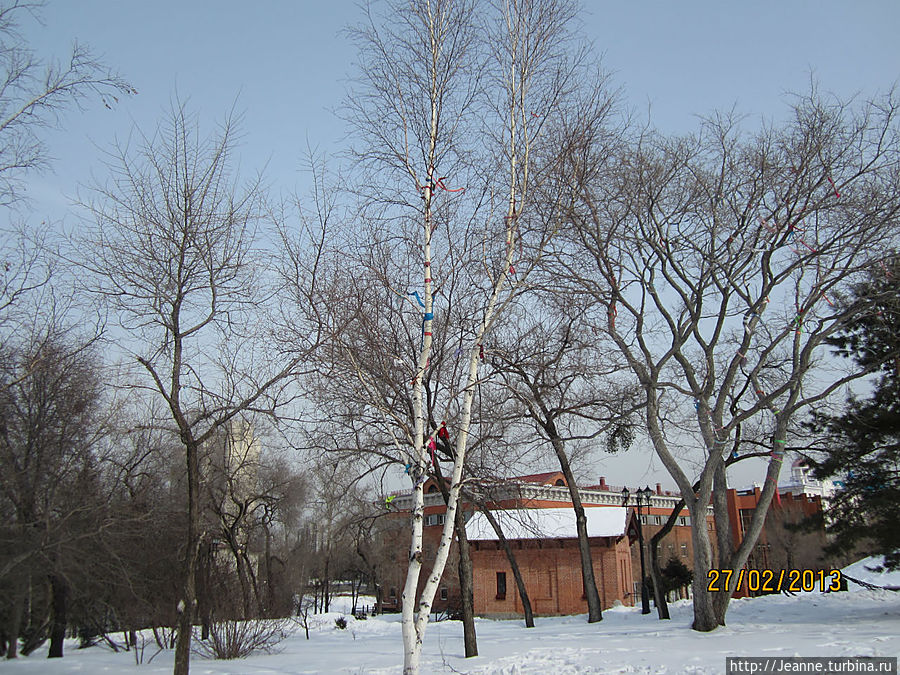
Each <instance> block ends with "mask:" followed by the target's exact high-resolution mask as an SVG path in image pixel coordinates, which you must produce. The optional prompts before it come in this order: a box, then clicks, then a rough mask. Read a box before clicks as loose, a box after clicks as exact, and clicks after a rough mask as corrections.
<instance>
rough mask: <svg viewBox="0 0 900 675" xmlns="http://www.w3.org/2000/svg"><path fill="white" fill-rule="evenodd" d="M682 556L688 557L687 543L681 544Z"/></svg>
mask: <svg viewBox="0 0 900 675" xmlns="http://www.w3.org/2000/svg"><path fill="white" fill-rule="evenodd" d="M681 557H682V558H687V544H682V545H681Z"/></svg>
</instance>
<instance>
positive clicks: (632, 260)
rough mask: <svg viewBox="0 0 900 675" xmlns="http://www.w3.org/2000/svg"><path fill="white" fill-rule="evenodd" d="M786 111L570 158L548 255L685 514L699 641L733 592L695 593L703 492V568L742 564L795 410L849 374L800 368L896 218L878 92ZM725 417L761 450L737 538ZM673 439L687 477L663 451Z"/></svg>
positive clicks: (701, 587) (720, 617) (887, 115)
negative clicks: (566, 244) (637, 400)
mask: <svg viewBox="0 0 900 675" xmlns="http://www.w3.org/2000/svg"><path fill="white" fill-rule="evenodd" d="M791 112H792V117H791V120H790V121H789V122H787V123H786V124H785V125H784V126H783V127H767V128H764V129H763V130H761V131H760V132H758V133H756V134H754V135H748V134H744V133H743V132H742V131H741V130H740V129H739V127H738V126H737V125H736V123H735V121H734V120H733V119H732V118H730V117H728V116H719V117H714V118H712V119H710V120H708V121H707V122H706V123H705V125H704V128H703V131H702V133H701V134H699V135H696V136H690V137H687V138H665V137H663V136H662V135H660V134H656V133H652V132H648V131H645V132H642V133H641V134H640V135H639V136H638V137H637V138H636V139H635V140H634V142H633V144H632V148H631V149H630V150H629V151H628V152H626V153H625V154H624V155H623V156H621V157H620V158H619V160H618V162H617V163H616V164H615V165H612V166H611V165H610V163H609V162H603V161H598V162H590V161H583V162H580V163H578V164H576V165H573V167H572V171H571V184H572V190H573V195H574V196H573V200H572V214H571V215H572V221H573V222H574V223H575V225H576V228H575V230H574V232H573V239H572V244H571V248H569V249H567V250H566V251H565V252H566V253H569V254H571V255H569V256H564V255H559V256H557V257H556V259H555V261H554V262H555V264H556V265H558V267H557V268H556V269H557V270H558V272H559V274H560V275H564V276H568V277H569V278H570V279H572V280H573V282H574V285H573V287H572V290H571V291H570V292H571V293H572V294H573V298H576V299H578V301H579V302H583V304H584V306H585V315H586V316H588V317H591V318H592V320H593V321H594V322H595V325H598V326H602V328H603V331H604V332H605V333H606V334H607V335H608V336H609V338H610V339H611V340H612V341H613V343H614V344H615V345H616V348H617V349H618V350H619V351H620V352H621V354H622V355H623V356H624V358H625V359H626V361H627V363H628V367H629V369H630V370H631V372H632V376H633V377H634V378H635V380H636V381H637V382H638V383H639V385H640V388H641V390H642V392H643V395H644V397H645V406H646V407H645V421H646V424H647V431H648V434H649V437H650V440H651V443H652V445H653V448H654V451H655V452H656V454H657V455H658V456H659V458H660V460H661V461H662V463H663V465H664V466H665V467H666V469H667V470H668V471H669V473H670V475H671V476H672V477H673V479H674V480H675V481H676V483H677V484H678V486H679V489H680V491H681V494H682V496H683V497H684V500H685V504H686V505H687V508H688V510H689V511H690V513H691V525H692V539H693V551H694V582H693V597H694V623H693V626H694V628H695V629H696V630H701V631H708V630H713V629H714V628H715V627H716V626H718V625H719V624H721V623H724V618H725V612H726V610H727V606H728V600H729V598H730V595H731V590H733V589H730V588H729V589H728V590H727V591H723V592H721V593H719V594H716V595H713V594H710V593H709V592H708V591H707V588H706V580H707V572H708V571H709V569H710V568H711V567H712V566H713V551H712V546H711V542H710V540H709V530H708V529H707V525H706V524H707V518H706V509H707V506H708V504H709V502H710V499H711V497H713V495H714V496H715V500H714V504H713V505H714V510H715V518H716V533H717V540H718V541H717V548H718V552H719V560H718V562H717V563H716V566H717V567H719V568H722V569H734V570H737V569H741V568H742V567H743V565H744V564H745V563H746V561H747V559H748V557H749V555H750V553H751V552H752V550H753V547H754V546H755V543H756V541H757V538H758V536H759V533H760V532H761V530H762V527H763V524H764V521H765V514H766V510H767V509H768V507H769V504H770V502H771V500H772V498H773V496H774V494H775V490H776V484H777V479H778V475H779V472H780V470H781V466H782V461H783V457H784V453H785V446H786V444H787V442H788V438H789V434H790V433H792V431H793V430H794V429H796V425H797V418H798V413H801V412H803V411H804V410H806V409H808V408H809V407H810V406H813V405H819V404H821V403H822V402H824V401H827V400H828V398H829V397H830V396H831V395H832V394H833V393H835V392H837V391H839V390H840V389H841V388H842V387H843V386H845V385H846V384H847V383H848V382H850V381H852V380H853V379H855V378H857V377H859V376H860V373H859V372H836V373H834V372H833V373H829V375H827V376H824V377H823V376H821V375H820V376H819V377H814V376H813V373H814V372H816V373H822V374H824V373H825V372H827V368H828V367H829V364H826V363H823V362H822V361H821V355H822V353H823V351H824V350H823V347H824V346H825V345H826V340H827V338H829V337H831V336H834V335H835V334H837V332H838V331H840V330H841V328H842V327H843V326H845V325H846V324H847V322H848V321H850V320H851V319H852V318H853V317H854V316H855V315H857V314H858V313H859V312H860V311H862V310H863V309H864V306H863V305H854V306H852V307H845V306H842V305H841V304H839V300H840V295H841V294H842V293H845V292H846V291H847V289H848V286H849V284H851V283H852V282H853V281H854V280H855V279H858V278H859V275H860V274H861V273H862V272H863V271H864V270H865V269H867V268H868V267H870V266H871V265H872V263H873V260H877V259H878V257H879V256H880V255H883V251H884V247H885V245H886V244H887V243H889V242H891V241H892V237H894V236H895V233H896V223H897V218H898V215H900V199H898V194H900V192H898V189H897V188H898V173H897V171H896V166H897V162H898V148H900V146H898V143H897V138H898V128H897V116H896V113H897V102H896V100H895V99H894V98H892V97H891V96H888V97H883V98H880V99H878V100H872V101H868V102H864V103H862V104H860V105H859V106H857V107H856V108H853V107H851V106H849V105H847V104H844V103H842V102H839V101H838V102H834V103H829V102H825V101H823V100H822V98H821V97H819V96H818V95H817V94H816V92H815V91H812V92H811V93H810V94H809V95H808V96H805V97H798V98H797V100H796V102H795V104H794V105H793V107H792V111H791ZM599 186H602V188H603V189H602V190H600V189H599ZM820 368H821V370H820ZM741 424H744V428H745V431H747V428H748V426H755V427H756V428H757V429H759V430H760V432H761V433H762V434H764V435H765V436H766V437H767V439H768V444H769V450H770V452H771V457H770V459H769V462H768V463H767V467H766V472H765V484H764V487H763V490H762V494H761V498H760V501H759V505H758V507H757V508H756V509H755V511H754V513H753V517H752V519H751V521H750V523H749V525H748V528H747V530H746V531H745V532H744V533H743V538H742V541H741V542H740V543H739V545H736V544H735V542H733V541H731V537H730V532H731V530H730V525H729V522H728V515H727V509H726V506H727V505H726V503H725V499H726V492H727V475H726V471H725V464H724V462H725V458H726V456H727V455H728V454H730V453H731V452H732V442H731V439H732V438H733V435H734V434H735V431H736V429H737V428H738V425H741ZM688 437H691V438H692V439H693V442H694V443H695V444H696V448H697V454H696V456H695V460H697V461H699V462H700V466H701V467H702V468H701V469H700V471H699V473H696V474H695V472H694V470H693V469H692V465H688V464H687V463H686V462H685V461H684V460H682V459H680V458H679V457H678V455H677V454H676V453H675V452H674V447H675V446H682V447H683V445H684V443H685V442H686V438H688ZM695 482H696V484H697V486H696V490H695ZM713 488H715V491H714V492H713ZM736 579H737V575H734V581H736Z"/></svg>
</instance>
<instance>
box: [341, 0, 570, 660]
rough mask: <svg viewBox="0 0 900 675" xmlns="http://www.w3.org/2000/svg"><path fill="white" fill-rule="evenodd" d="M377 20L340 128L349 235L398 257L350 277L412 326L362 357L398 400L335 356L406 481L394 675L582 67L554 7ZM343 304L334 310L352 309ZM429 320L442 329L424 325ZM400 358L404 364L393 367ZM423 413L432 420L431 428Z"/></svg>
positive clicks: (421, 625)
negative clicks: (389, 373) (442, 486)
mask: <svg viewBox="0 0 900 675" xmlns="http://www.w3.org/2000/svg"><path fill="white" fill-rule="evenodd" d="M381 7H383V8H384V14H382V15H376V14H375V13H374V10H373V9H372V7H371V6H370V7H369V8H368V22H367V24H366V25H365V26H364V27H363V28H362V29H360V30H359V31H357V32H356V33H355V35H356V36H357V37H358V38H359V40H360V46H361V57H360V62H361V64H362V66H361V72H360V77H359V86H358V88H357V89H356V90H355V92H354V96H353V98H352V100H351V104H350V107H349V112H348V117H349V118H350V121H351V123H353V125H354V126H355V128H356V129H357V131H358V132H359V134H360V137H361V141H360V142H359V144H358V145H357V153H358V155H357V156H358V159H359V160H360V167H361V171H363V172H364V174H365V175H364V181H363V187H362V188H361V189H360V191H361V193H362V194H364V195H365V196H366V197H367V198H368V201H367V204H366V205H367V211H366V216H367V220H368V222H369V223H374V222H378V225H377V226H374V225H370V226H369V228H368V229H364V230H363V233H364V236H365V240H364V242H363V245H364V246H365V247H366V249H367V250H379V249H381V250H382V251H383V252H384V253H386V254H388V259H389V260H397V251H398V249H399V250H402V251H403V256H406V257H402V256H401V258H400V260H401V262H399V263H393V264H389V265H388V266H387V267H385V266H381V265H377V266H376V267H375V269H371V270H360V269H358V268H357V269H358V272H359V273H360V274H361V275H365V274H367V273H371V274H372V276H373V277H374V276H377V275H378V274H379V273H380V272H382V271H384V272H387V274H385V276H384V277H383V278H382V279H381V284H382V285H381V288H382V289H383V292H382V293H381V300H380V302H381V303H383V304H384V305H388V306H389V305H391V304H392V303H393V304H394V306H398V307H399V306H403V307H405V308H406V311H407V312H409V313H410V314H412V316H413V317H414V318H413V319H412V320H409V319H407V321H408V323H407V324H406V325H407V326H410V325H411V326H415V327H416V328H420V331H419V330H416V329H415V328H414V329H410V328H405V329H404V324H403V323H400V324H397V323H394V324H393V326H392V328H391V331H390V333H391V334H394V335H396V334H397V332H400V333H403V332H404V330H405V332H406V336H405V339H404V340H402V342H400V343H396V342H392V341H391V340H390V338H387V340H386V341H382V344H383V345H385V346H384V347H383V348H382V350H381V354H379V355H378V356H375V357H373V356H372V355H371V354H370V355H369V358H378V359H381V361H382V363H381V366H382V367H383V368H385V369H388V370H391V369H392V370H395V371H396V370H398V369H400V368H402V369H403V370H404V371H406V372H408V377H406V378H404V382H405V383H406V384H405V387H406V390H405V391H396V390H394V385H391V387H387V386H385V384H384V382H383V381H381V380H379V379H378V378H376V377H373V373H372V372H371V371H369V370H367V369H366V368H362V367H359V366H360V363H361V362H360V361H359V360H355V359H354V356H353V352H352V351H350V350H345V349H342V351H343V353H344V354H345V358H347V359H350V362H351V364H352V365H351V369H350V370H351V372H352V374H353V377H354V378H355V380H356V384H355V387H354V391H355V392H357V393H358V396H357V398H356V401H357V408H369V410H371V411H373V412H374V413H375V415H374V416H373V417H374V419H377V418H378V417H380V418H381V420H380V421H379V422H377V426H378V429H379V432H378V433H380V434H381V439H380V440H381V447H389V446H393V448H394V451H393V453H392V454H393V455H394V456H399V457H400V458H401V463H402V464H405V465H407V466H408V467H409V477H410V482H411V484H412V488H413V493H412V495H413V496H412V509H411V521H410V531H411V547H410V553H409V564H408V568H407V576H406V583H405V587H404V590H403V593H402V601H403V616H402V625H403V639H404V672H405V673H416V672H418V669H419V660H420V656H421V648H422V644H423V640H424V636H425V631H426V628H427V626H428V617H429V612H430V609H431V606H432V603H433V600H434V595H435V592H436V591H437V588H438V584H439V582H440V578H441V574H442V573H443V570H444V566H445V564H446V562H447V558H448V555H449V551H450V544H451V541H452V538H453V528H454V523H455V520H456V512H457V509H458V506H459V496H460V490H461V488H462V484H463V479H464V476H463V471H464V466H465V461H466V454H467V452H468V451H469V446H470V441H471V437H470V435H471V431H472V425H473V409H474V404H475V401H476V397H477V392H478V385H479V383H480V381H481V379H482V375H481V365H482V360H483V359H484V358H485V357H486V354H489V352H490V344H489V343H490V337H491V332H492V329H493V328H494V325H495V323H496V322H497V320H498V317H500V316H502V313H503V311H504V309H505V308H506V307H507V305H508V303H509V302H510V301H511V299H512V298H514V297H515V294H516V292H517V290H518V289H519V288H520V287H521V285H522V283H523V282H524V280H525V279H526V278H527V276H528V273H529V271H530V268H531V267H532V266H533V263H534V261H535V259H536V257H539V254H540V251H541V249H542V247H543V245H544V244H545V242H546V238H547V237H548V236H549V234H551V233H552V227H551V228H549V229H548V228H547V227H545V226H546V225H547V224H548V223H550V224H551V225H552V224H553V223H554V222H555V221H552V220H548V219H535V218H533V215H534V213H535V212H534V210H533V209H534V203H533V197H532V189H533V187H534V186H535V185H536V184H539V183H540V181H541V180H542V176H546V175H548V173H549V167H550V166H552V164H553V162H554V158H555V157H556V156H557V154H558V148H559V146H558V143H551V138H552V140H553V141H558V140H559V139H558V137H556V136H555V134H556V133H557V132H559V130H560V129H561V128H562V125H561V123H560V111H561V110H562V109H564V108H565V106H566V105H568V104H570V102H571V100H572V97H573V93H574V92H576V91H578V90H579V84H580V82H581V80H580V79H579V78H578V76H577V73H578V68H579V66H581V65H582V64H581V62H580V61H579V57H580V56H581V54H580V53H579V52H578V51H577V49H576V50H573V49H572V47H573V45H575V44H576V41H575V40H573V36H572V32H571V22H572V19H573V18H574V15H575V7H574V5H573V4H572V3H569V2H555V1H544V0H535V1H530V0H523V1H510V2H504V3H497V4H496V5H495V6H491V7H486V6H484V5H481V4H478V5H476V3H474V2H471V1H469V0H456V1H454V0H420V1H418V2H414V3H399V2H397V3H385V4H384V5H381ZM463 188H465V192H463V191H462V190H463ZM376 217H377V219H378V220H377V221H376ZM532 226H533V227H532ZM529 228H531V229H529ZM526 250H527V251H528V252H527V254H526V253H525V251H526ZM392 265H396V267H392ZM416 268H418V270H420V272H419V273H420V274H421V275H422V276H421V277H419V278H418V279H417V277H418V274H416V272H415V269H416ZM357 283H358V280H357ZM356 292H358V289H356V290H354V293H356ZM347 295H349V294H345V295H344V296H343V297H342V300H341V304H342V305H344V304H354V302H353V299H352V298H349V297H347ZM398 298H399V299H398ZM437 298H440V302H437V301H436V299H437ZM444 302H447V305H444ZM355 307H356V308H357V312H358V314H360V315H361V317H360V323H361V324H363V325H365V324H366V323H367V322H369V321H374V319H373V318H372V317H373V315H380V314H382V313H383V310H384V308H374V307H372V306H371V304H365V305H362V306H360V304H359V303H358V302H357V303H355ZM442 311H443V312H445V316H446V317H447V319H446V322H445V321H444V320H443V318H444V317H441V318H438V317H439V315H440V313H441V312H442ZM362 315H364V316H362ZM454 316H459V317H461V319H460V320H453V319H451V317H454ZM450 327H452V329H453V330H454V331H455V337H456V336H458V341H457V343H456V345H455V348H454V349H453V353H454V365H453V367H452V368H450V369H449V370H451V371H455V377H454V379H452V380H447V381H446V384H445V386H443V387H442V393H441V394H440V398H438V397H437V395H436V394H435V392H432V391H429V389H428V387H427V385H426V382H428V381H429V378H431V377H432V375H431V372H430V371H431V367H432V363H434V362H435V361H434V360H433V359H434V357H435V342H436V341H435V331H436V330H441V329H442V328H445V329H451V328H450ZM343 337H344V340H345V341H347V340H349V339H350V338H348V337H347V336H346V335H345V336H343ZM410 343H411V349H409V350H408V351H409V354H408V356H406V357H405V358H408V359H409V361H405V359H404V357H402V356H401V354H400V353H399V352H400V349H401V348H402V349H404V350H406V349H407V347H406V345H410ZM451 344H452V341H451ZM355 353H356V354H357V355H358V354H359V352H358V351H356V352H355ZM395 356H396V360H397V361H399V362H400V363H395V362H394V357H395ZM407 363H408V364H410V365H406V364H407ZM401 364H402V365H401ZM388 379H389V381H391V382H396V381H398V378H396V377H389V378H388ZM432 380H433V378H432ZM344 385H346V382H344ZM407 402H408V403H407ZM429 403H433V404H434V407H435V409H436V410H438V411H439V412H440V413H441V414H440V416H439V417H437V419H436V420H432V419H431V418H430V416H429ZM438 420H444V421H446V423H447V427H448V428H450V429H451V430H452V437H453V439H454V440H453V444H452V447H453V466H452V468H451V469H450V470H449V472H448V474H449V475H448V476H447V478H448V482H449V490H448V495H447V514H446V522H445V525H444V530H443V532H442V536H441V540H440V544H439V546H438V548H437V552H436V557H435V561H434V564H433V566H432V569H431V570H430V571H428V572H427V578H426V579H425V582H424V586H423V588H422V589H421V592H418V588H419V581H420V578H421V577H422V574H423V572H424V569H423V548H422V546H423V539H422V528H423V507H424V495H423V490H422V485H423V483H424V481H425V477H426V475H427V468H428V464H429V461H431V458H430V454H431V453H430V446H433V445H435V438H436V435H437V433H438V431H439V429H440V428H441V427H440V426H439V425H438V423H437V422H438Z"/></svg>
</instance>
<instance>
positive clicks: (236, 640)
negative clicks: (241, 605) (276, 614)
mask: <svg viewBox="0 0 900 675" xmlns="http://www.w3.org/2000/svg"><path fill="white" fill-rule="evenodd" d="M290 625H291V621H290V620H289V619H253V620H250V621H213V622H212V623H211V624H210V626H209V640H208V641H207V642H203V641H201V640H197V641H196V642H195V643H194V644H195V647H194V650H195V651H196V652H197V653H198V654H200V655H202V656H205V657H207V658H213V659H243V658H246V657H248V656H250V655H251V654H253V653H254V652H260V651H261V652H267V653H268V652H271V651H272V650H273V649H274V648H275V646H276V645H278V643H279V642H281V641H282V640H284V639H285V638H286V637H287V636H288V635H289V634H290V632H291V631H290V630H289V626H290Z"/></svg>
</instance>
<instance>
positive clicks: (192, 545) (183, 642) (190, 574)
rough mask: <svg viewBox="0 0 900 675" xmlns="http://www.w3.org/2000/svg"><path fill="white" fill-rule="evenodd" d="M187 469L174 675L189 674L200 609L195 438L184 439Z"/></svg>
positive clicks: (198, 489)
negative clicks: (195, 618) (198, 607)
mask: <svg viewBox="0 0 900 675" xmlns="http://www.w3.org/2000/svg"><path fill="white" fill-rule="evenodd" d="M183 440H184V442H185V443H184V445H185V452H186V455H187V470H188V534H187V546H186V547H185V551H184V579H183V581H182V583H183V586H182V591H181V600H180V601H179V603H178V638H177V640H176V642H175V668H174V670H173V673H174V675H188V673H189V672H190V659H191V631H192V630H193V626H194V613H195V612H196V610H197V587H196V584H197V579H196V577H197V560H198V558H199V556H200V544H201V542H202V537H201V532H200V461H199V456H198V454H199V453H198V448H197V446H196V444H195V443H194V442H193V439H192V438H184V436H183Z"/></svg>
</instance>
